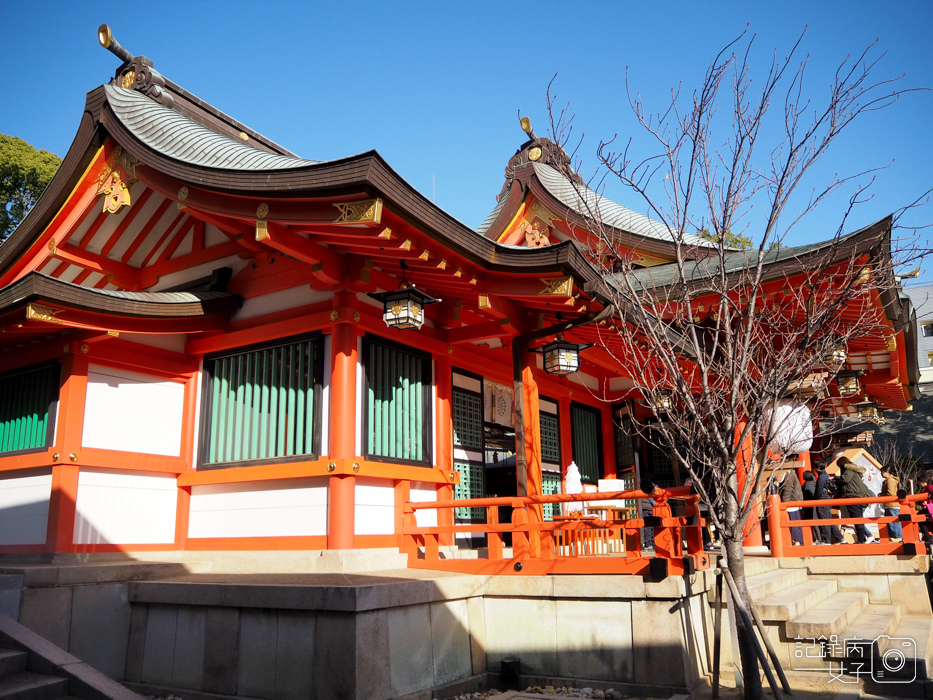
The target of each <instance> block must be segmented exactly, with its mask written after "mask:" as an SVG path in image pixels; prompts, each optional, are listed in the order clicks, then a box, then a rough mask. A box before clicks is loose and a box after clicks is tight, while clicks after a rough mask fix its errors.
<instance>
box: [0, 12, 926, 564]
mask: <svg viewBox="0 0 933 700" xmlns="http://www.w3.org/2000/svg"><path fill="white" fill-rule="evenodd" d="M102 29H103V28H102ZM102 43H104V44H105V45H106V44H108V43H109V44H110V48H111V50H113V51H114V52H115V53H117V55H118V56H120V58H121V59H123V63H122V65H121V66H120V67H119V68H118V69H117V71H116V74H115V76H114V77H113V79H112V80H110V81H109V82H107V83H105V84H103V85H101V86H99V87H96V88H94V89H93V90H91V91H90V92H89V93H88V95H87V103H86V106H85V108H84V111H83V113H82V114H81V115H80V116H81V121H80V126H79V128H78V130H77V133H76V135H75V137H74V142H73V144H72V146H71V148H70V150H69V151H68V153H67V155H66V156H65V157H64V160H63V162H62V164H61V167H60V168H59V170H58V172H57V173H56V175H55V176H54V178H53V179H52V181H51V184H50V185H49V187H48V189H47V190H46V192H45V193H44V194H43V195H42V197H41V198H40V200H39V201H38V203H37V204H36V206H35V207H34V208H33V209H32V211H30V213H29V214H28V216H27V217H26V218H25V219H24V220H23V221H22V223H21V224H20V225H19V227H18V228H17V229H16V230H15V231H14V232H13V233H12V234H11V235H10V237H9V238H8V239H7V240H5V241H4V242H3V243H2V244H0V552H2V553H76V552H114V551H127V552H145V551H172V550H180V551H182V550H202V551H207V550H210V551H216V550H286V549H293V550H325V549H341V550H343V549H363V548H395V547H398V546H399V540H400V532H401V523H402V506H403V505H404V504H405V503H407V502H418V501H435V500H437V501H449V500H452V499H455V498H456V499H459V498H470V497H482V496H491V495H499V496H508V495H515V494H522V493H527V492H535V493H545V494H549V493H558V492H561V491H562V490H563V484H562V479H563V477H564V475H565V470H566V469H567V467H568V465H570V464H571V463H572V462H573V463H575V464H576V465H577V466H578V468H579V471H580V473H581V476H582V480H583V482H584V484H587V485H590V487H591V488H596V486H597V484H598V482H599V481H600V480H617V481H616V482H612V483H616V484H624V485H626V486H630V487H634V486H635V485H636V484H637V482H638V473H639V470H640V469H650V471H651V473H652V475H653V477H654V479H655V480H656V481H657V483H659V484H661V485H670V486H673V485H679V484H681V483H682V482H683V481H684V478H685V477H684V475H681V474H680V473H679V472H678V470H677V469H676V468H675V466H674V465H672V464H671V462H670V460H669V459H668V458H667V457H666V455H665V454H664V452H663V451H662V450H658V449H656V448H654V447H653V446H652V445H651V444H650V442H648V441H646V440H643V439H640V438H639V437H638V436H636V435H633V434H630V433H629V432H627V431H626V430H625V429H623V427H622V424H621V423H620V421H618V420H616V419H615V416H614V412H615V411H616V410H617V409H619V407H620V406H623V405H626V406H631V405H632V403H631V402H632V400H633V399H637V398H638V396H637V393H636V392H633V386H634V385H633V382H632V381H631V379H629V378H628V377H625V376H622V375H621V374H620V372H619V366H618V363H617V362H616V361H615V360H614V359H613V357H612V352H611V343H612V339H611V335H612V334H611V333H608V332H607V331H608V330H610V329H611V328H612V324H613V323H615V322H616V321H615V320H613V316H614V314H615V309H614V308H613V307H612V298H613V290H612V287H611V280H609V279H606V278H605V277H604V276H603V275H602V274H601V273H600V272H599V271H598V267H599V266H598V264H597V263H598V262H599V260H598V257H599V255H601V254H602V251H601V250H600V248H599V245H598V243H597V240H596V239H595V238H594V237H592V236H591V235H590V233H589V232H588V230H587V221H588V217H587V216H586V215H585V214H584V212H582V211H581V208H580V201H581V199H580V197H581V192H582V193H583V197H584V199H586V198H589V200H588V201H589V202H590V203H591V204H592V206H594V207H596V208H598V210H599V215H600V219H601V220H602V222H603V224H604V225H607V226H609V227H610V228H611V229H612V231H613V237H614V240H616V241H617V242H618V246H619V251H622V252H624V254H626V255H631V256H634V258H635V259H636V260H637V261H639V264H640V265H642V266H643V267H644V268H646V269H647V268H652V269H657V270H660V269H662V267H661V266H663V265H666V264H670V263H672V262H673V261H674V259H675V257H674V256H675V252H674V242H673V241H672V239H671V236H670V234H669V232H668V229H667V227H666V226H664V225H663V224H661V223H659V222H656V221H653V220H651V219H650V218H648V217H646V216H643V215H641V214H639V213H636V212H634V211H632V210H630V209H627V208H626V207H624V206H622V205H620V204H616V203H614V202H611V201H609V200H607V199H604V198H602V197H599V196H597V195H596V193H594V192H592V191H591V190H589V189H588V188H587V187H586V185H585V183H583V182H582V180H581V181H578V182H576V183H573V182H571V181H569V180H568V179H567V177H566V176H565V175H564V174H562V173H566V172H567V167H566V166H568V165H569V159H568V156H567V154H566V153H565V152H564V151H563V150H562V149H561V148H560V147H558V146H557V145H555V144H554V143H552V142H551V141H550V140H548V139H547V138H542V137H537V136H536V135H534V132H533V131H532V130H531V128H530V125H525V126H526V133H527V140H525V141H524V143H522V144H521V146H520V147H519V149H518V151H517V152H516V153H515V154H514V156H512V157H511V159H510V160H508V164H507V166H506V170H505V182H504V184H503V187H502V190H501V192H500V193H499V195H498V199H497V202H498V203H497V205H496V206H495V208H494V209H493V210H492V212H491V213H490V214H489V216H488V217H487V219H486V220H485V221H484V222H483V224H482V225H481V226H480V227H479V229H478V230H473V229H471V228H469V227H467V226H465V225H464V224H462V223H460V222H459V221H457V220H456V219H454V218H453V217H452V216H450V215H449V214H447V213H446V212H444V211H443V210H442V209H440V208H438V207H437V206H435V205H434V204H433V203H432V202H431V201H430V199H428V198H426V197H425V196H424V195H422V194H421V193H420V192H418V191H416V190H415V189H414V188H412V187H411V185H409V184H408V183H407V182H405V181H404V180H403V179H402V178H401V177H399V175H398V174H397V173H396V172H395V171H394V170H393V169H392V168H391V166H390V165H389V164H388V163H386V161H385V160H383V158H382V157H381V156H380V155H379V154H378V153H377V152H376V151H369V152H366V153H361V154H358V155H349V156H347V157H344V158H340V159H337V160H330V161H315V160H308V159H305V158H302V157H299V156H297V155H295V154H294V153H291V152H290V151H288V150H286V149H285V148H283V147H282V146H279V145H278V144H276V143H274V142H273V141H271V140H269V139H267V138H266V137H264V136H263V135H261V134H258V133H256V132H255V131H253V130H252V129H250V128H249V127H247V126H245V125H243V124H241V123H239V122H238V121H236V120H235V119H233V118H232V117H229V116H227V115H226V114H224V113H222V112H221V111H219V110H217V109H216V108H214V107H212V106H211V105H209V104H206V103H205V102H203V101H202V100H200V99H198V98H197V97H195V96H194V95H192V94H191V93H189V92H188V91H186V90H185V89H184V88H182V87H181V86H179V85H177V84H175V83H174V82H172V81H171V80H169V79H168V78H167V77H165V76H163V75H161V74H160V73H159V72H158V70H157V69H156V67H155V66H154V65H153V63H152V61H150V60H149V59H146V58H145V57H141V56H140V57H134V56H132V55H130V54H129V53H128V52H126V51H125V50H123V49H122V48H121V47H119V45H118V44H116V43H115V42H113V40H112V37H110V36H109V32H103V36H102ZM121 52H122V53H121ZM312 155H313V154H312ZM492 194H493V193H490V195H492ZM490 199H492V198H490ZM890 226H891V220H890V219H885V220H882V221H880V222H878V223H876V224H873V225H871V226H868V227H866V228H865V229H863V230H861V231H859V232H856V233H854V234H851V235H849V236H848V237H846V239H845V242H846V243H845V246H843V248H845V250H843V251H842V252H841V253H840V255H850V256H851V255H874V254H878V253H877V246H876V243H877V241H878V239H879V236H881V237H883V239H884V241H885V242H886V243H885V244H886V245H887V246H888V250H887V254H888V255H889V254H890V242H889V237H888V236H889V232H890ZM693 242H694V243H695V244H696V245H697V246H699V247H702V246H703V245H706V244H705V243H704V242H703V241H702V239H699V238H697V239H696V240H695V241H693ZM810 249H811V250H812V249H813V246H811V247H810ZM619 251H617V252H619ZM793 254H794V251H793V250H792V249H788V253H787V255H785V256H783V257H782V256H778V257H777V258H775V259H774V260H773V262H772V263H769V265H772V267H773V269H774V275H775V279H786V277H785V276H786V263H787V261H788V260H791V259H792V257H793ZM881 254H885V253H884V251H882V253H881ZM782 266H783V267H782ZM876 303H877V305H878V308H879V310H880V311H881V312H882V315H883V317H884V323H886V324H887V327H888V328H889V331H890V332H889V333H888V334H887V335H886V336H884V337H878V338H866V339H864V340H860V341H859V344H858V345H853V346H850V347H849V348H848V352H849V356H850V358H851V363H852V365H853V367H856V368H857V369H860V370H862V386H864V387H865V392H866V393H867V394H869V395H870V396H871V398H872V400H873V401H875V402H877V404H878V405H879V406H881V407H884V408H891V409H900V410H904V409H907V408H908V405H909V404H908V402H909V401H911V400H913V399H914V398H916V397H917V395H918V394H917V381H918V374H917V370H916V367H917V359H916V347H917V340H916V334H915V330H913V329H914V325H913V324H911V323H908V322H906V321H908V320H909V318H910V313H911V311H910V306H909V304H908V303H907V302H905V301H904V300H902V299H901V298H899V297H896V296H895V297H892V298H880V297H879V299H878V300H877V302H876ZM558 340H563V341H564V342H566V343H573V344H579V345H583V346H587V345H590V344H591V345H592V347H588V348H586V349H583V350H582V352H581V353H580V355H579V366H578V367H569V368H564V367H561V366H560V363H561V362H562V361H563V359H564V357H563V353H561V352H557V353H552V354H550V355H548V356H547V357H545V355H544V354H543V353H542V352H541V351H542V350H543V347H544V346H546V345H550V344H553V343H554V342H555V341H558ZM551 349H552V350H553V349H555V348H554V347H552V348H551ZM556 349H557V350H560V347H557V348H556ZM546 365H547V366H546ZM565 370H567V372H566V373H564V371H565ZM516 387H517V388H518V390H519V392H520V393H518V394H516ZM517 404H520V405H521V407H522V409H523V410H521V411H516V405H517ZM516 414H520V415H521V416H523V418H520V420H524V422H525V423H528V424H533V426H534V427H536V430H530V431H527V433H526V431H525V430H524V428H525V426H524V425H519V426H517V427H516ZM525 434H529V435H539V437H536V438H534V437H533V438H532V439H531V440H530V442H528V441H525V443H524V444H523V445H522V447H523V449H522V450H517V449H516V435H518V439H519V441H523V440H524V438H523V435H525ZM516 463H518V468H516ZM529 475H530V476H529ZM548 508H551V509H552V510H551V511H549V510H548V509H545V517H548V516H549V515H551V514H553V506H548ZM418 517H419V524H422V525H428V524H431V518H435V519H437V518H439V519H440V520H441V522H440V523H439V524H452V523H453V522H454V520H455V519H456V520H457V521H461V522H463V521H469V520H471V519H474V518H475V519H481V518H482V517H484V513H483V512H482V511H481V510H480V509H469V508H463V509H457V510H456V511H454V510H446V511H445V510H440V511H437V512H436V513H435V512H434V511H424V512H420V511H419V514H418ZM445 519H446V522H445ZM435 522H436V520H435ZM448 544H453V543H452V542H448ZM461 544H464V545H469V544H471V543H470V542H464V543H461Z"/></svg>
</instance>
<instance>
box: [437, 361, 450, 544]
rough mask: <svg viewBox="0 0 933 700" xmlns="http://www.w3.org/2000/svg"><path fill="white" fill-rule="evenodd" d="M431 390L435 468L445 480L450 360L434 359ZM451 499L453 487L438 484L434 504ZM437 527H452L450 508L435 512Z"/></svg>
mask: <svg viewBox="0 0 933 700" xmlns="http://www.w3.org/2000/svg"><path fill="white" fill-rule="evenodd" d="M434 386H435V389H436V391H437V405H436V409H435V413H436V414H437V423H436V426H435V429H434V435H435V439H436V441H435V443H434V445H435V447H434V449H435V452H436V454H437V462H436V466H437V468H438V469H442V470H443V471H444V473H446V474H447V475H448V476H449V475H450V474H452V473H453V472H454V437H453V419H454V416H453V372H452V367H451V364H450V360H449V359H448V358H446V357H438V358H437V359H435V361H434ZM453 499H454V485H453V484H451V483H448V484H442V485H441V486H439V487H438V489H437V500H438V501H445V502H447V503H449V502H450V501H452V500H453ZM437 524H438V525H439V526H441V527H447V526H453V524H454V511H453V508H439V509H438V511H437ZM453 543H454V537H453V535H452V534H445V535H441V536H440V544H441V545H445V546H450V545H452V544H453Z"/></svg>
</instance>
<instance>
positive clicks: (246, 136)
mask: <svg viewBox="0 0 933 700" xmlns="http://www.w3.org/2000/svg"><path fill="white" fill-rule="evenodd" d="M238 136H239V137H240V141H243V142H244V143H245V142H246V141H249V134H247V133H246V132H245V131H241V132H240V133H239V134H238Z"/></svg>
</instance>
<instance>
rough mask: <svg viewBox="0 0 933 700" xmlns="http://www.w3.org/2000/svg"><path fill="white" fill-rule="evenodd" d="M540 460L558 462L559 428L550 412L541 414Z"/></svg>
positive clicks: (555, 418)
mask: <svg viewBox="0 0 933 700" xmlns="http://www.w3.org/2000/svg"><path fill="white" fill-rule="evenodd" d="M541 461H542V462H549V463H551V464H560V428H559V423H558V421H557V416H555V415H552V414H550V413H542V414H541Z"/></svg>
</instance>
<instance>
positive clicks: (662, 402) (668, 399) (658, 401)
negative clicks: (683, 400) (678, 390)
mask: <svg viewBox="0 0 933 700" xmlns="http://www.w3.org/2000/svg"><path fill="white" fill-rule="evenodd" d="M654 394H655V398H654V410H655V412H656V413H666V412H667V411H670V410H671V406H673V405H674V392H673V391H671V390H670V389H657V390H656V391H655V392H654Z"/></svg>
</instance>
